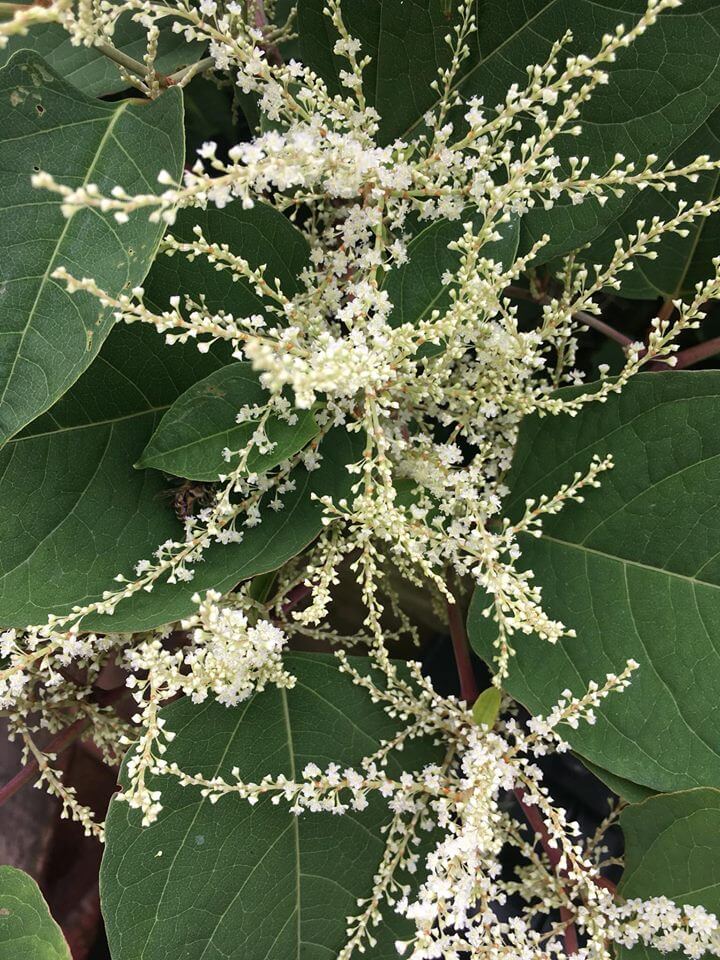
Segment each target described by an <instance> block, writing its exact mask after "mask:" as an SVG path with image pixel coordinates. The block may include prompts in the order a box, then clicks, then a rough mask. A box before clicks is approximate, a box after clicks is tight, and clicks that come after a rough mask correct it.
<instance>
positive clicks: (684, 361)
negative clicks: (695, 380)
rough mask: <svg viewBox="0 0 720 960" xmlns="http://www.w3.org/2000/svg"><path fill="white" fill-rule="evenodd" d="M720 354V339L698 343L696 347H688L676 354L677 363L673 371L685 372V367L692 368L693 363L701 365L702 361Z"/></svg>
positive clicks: (715, 338)
mask: <svg viewBox="0 0 720 960" xmlns="http://www.w3.org/2000/svg"><path fill="white" fill-rule="evenodd" d="M718 353H720V337H713V338H712V340H706V341H705V342H704V343H697V344H695V346H694V347H686V349H685V350H680V352H679V353H677V354H675V357H676V360H677V363H676V364H675V366H674V367H672V368H670V369H673V370H684V369H685V367H690V366H692V364H693V363H700V361H701V360H709V358H710V357H714V356H715V355H716V354H718Z"/></svg>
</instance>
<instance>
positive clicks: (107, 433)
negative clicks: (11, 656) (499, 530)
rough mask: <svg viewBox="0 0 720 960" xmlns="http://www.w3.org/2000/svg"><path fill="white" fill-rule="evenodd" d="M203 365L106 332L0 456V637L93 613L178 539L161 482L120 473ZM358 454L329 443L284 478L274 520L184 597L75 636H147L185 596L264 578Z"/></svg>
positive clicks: (214, 562)
mask: <svg viewBox="0 0 720 960" xmlns="http://www.w3.org/2000/svg"><path fill="white" fill-rule="evenodd" d="M219 364H220V361H219V360H218V359H216V358H215V357H214V356H213V355H212V354H207V355H204V356H203V355H201V354H198V352H197V351H196V350H195V349H194V348H193V347H191V346H187V347H184V348H183V347H180V346H179V345H175V346H173V347H172V348H168V347H167V346H165V345H164V343H163V340H162V339H161V338H160V337H159V336H158V335H157V334H156V333H155V332H154V331H153V330H150V329H149V328H140V327H130V328H126V327H124V326H123V327H119V328H118V329H116V330H115V331H113V334H112V336H111V337H110V339H109V340H108V342H107V344H106V345H105V347H104V348H103V351H102V352H101V354H100V356H99V357H98V360H97V362H96V363H94V364H93V366H92V367H91V368H90V369H89V370H88V371H87V373H86V374H85V375H84V376H83V377H82V378H81V379H80V380H79V381H78V383H77V384H76V385H75V386H74V387H73V389H72V390H71V391H69V392H68V394H66V395H65V396H64V397H63V398H62V399H61V400H60V401H59V402H58V403H57V404H56V405H55V406H54V407H53V409H52V410H51V411H50V412H49V413H47V414H46V415H45V416H43V417H40V418H39V419H38V420H36V421H35V422H34V423H33V424H32V425H31V426H30V427H28V428H27V429H26V430H25V431H23V433H22V434H20V435H19V436H18V437H16V438H14V439H13V440H11V441H10V442H9V443H8V444H7V445H6V446H5V448H4V449H3V450H2V451H0V498H2V502H3V505H4V509H3V513H2V517H1V518H0V539H1V540H2V542H3V546H4V549H3V553H2V557H1V558H0V623H3V624H6V625H11V624H12V625H17V626H22V625H25V624H28V623H41V622H44V621H45V619H46V618H47V615H48V614H49V613H63V612H65V611H67V610H68V609H69V608H70V607H72V606H73V605H75V604H78V603H87V602H90V601H92V600H96V599H99V597H100V596H101V594H102V592H103V591H104V590H107V589H111V588H112V587H113V577H114V576H115V575H116V574H118V573H122V574H124V575H125V576H128V577H130V578H132V575H133V569H134V566H135V563H136V562H137V561H138V560H140V559H143V558H148V557H150V555H151V554H152V553H153V551H154V550H155V549H156V547H157V546H158V545H159V544H160V543H163V542H164V541H165V540H167V539H182V526H181V524H180V522H179V520H178V519H177V518H176V517H175V514H174V512H173V509H172V504H171V500H172V492H173V488H172V486H171V485H170V484H169V482H168V480H167V479H166V478H165V477H164V476H163V474H162V473H160V472H158V471H155V470H136V469H135V468H134V466H133V464H135V463H136V462H137V459H138V457H139V456H140V454H141V453H142V451H143V449H144V448H145V446H146V444H147V442H148V440H149V438H150V436H151V435H152V433H153V431H154V429H155V427H156V425H157V423H158V421H159V418H160V416H161V415H162V414H163V413H164V412H165V411H166V410H167V409H168V408H169V407H170V405H171V404H172V403H173V402H174V401H175V400H176V399H177V397H178V396H179V395H180V394H181V393H182V392H183V391H185V390H186V389H187V388H188V387H189V386H190V385H191V384H192V383H193V382H194V381H195V380H196V378H197V377H198V376H203V375H204V374H207V373H208V372H209V371H211V370H212V369H213V368H217V367H218V366H219ZM361 443H362V441H361V440H359V439H358V438H352V439H351V438H350V437H349V436H348V434H347V433H345V431H344V430H342V429H337V430H336V431H335V432H334V433H333V434H331V435H329V436H328V437H327V439H326V441H325V443H324V444H323V445H322V447H321V450H322V455H323V462H322V464H321V466H320V468H319V469H318V470H316V471H314V472H312V473H308V472H307V471H306V470H305V468H304V467H298V468H296V471H295V475H294V479H295V489H294V490H293V491H292V492H290V493H288V494H286V495H285V496H284V498H283V503H284V509H283V510H280V511H277V512H275V511H272V510H268V511H266V514H267V515H266V516H265V517H264V519H263V522H262V523H261V524H259V525H258V526H255V527H250V528H248V529H247V531H246V533H245V536H244V538H243V540H242V542H241V543H232V544H227V545H222V544H214V545H213V546H212V547H211V548H210V549H209V550H208V551H207V552H206V554H205V559H204V561H203V562H202V563H201V564H199V565H198V567H197V573H196V578H195V579H194V580H193V581H191V582H189V583H179V584H175V585H172V584H168V583H167V582H162V583H159V584H157V585H156V587H155V589H154V590H153V592H152V593H145V592H142V593H141V594H137V595H135V596H134V597H132V598H131V599H128V600H125V601H123V603H122V604H121V605H120V606H119V607H118V608H117V610H116V612H115V614H114V616H112V617H110V616H103V617H97V616H95V617H92V618H88V619H87V620H86V621H85V624H86V625H87V626H88V627H93V628H97V629H107V630H140V629H149V628H151V627H153V626H157V625H158V624H161V623H167V622H169V621H173V620H176V619H178V618H180V617H183V616H186V615H187V614H188V613H190V612H191V610H193V609H194V604H193V603H192V600H191V596H192V594H193V593H194V592H195V590H207V589H208V588H210V587H214V588H217V589H221V590H224V589H230V588H231V587H233V586H234V585H235V584H236V583H238V582H239V581H240V580H243V579H246V578H247V577H252V576H255V575H256V574H258V573H264V572H267V571H268V570H274V569H276V568H277V567H279V566H280V565H281V564H282V563H284V562H285V561H286V560H289V559H290V558H291V557H293V556H294V555H295V554H297V553H299V552H300V550H302V549H303V548H304V547H305V546H307V544H308V543H310V542H311V541H312V540H313V539H314V538H315V537H316V536H317V535H318V533H319V532H320V529H321V526H322V524H321V514H322V509H321V507H320V506H319V504H318V503H316V502H314V501H312V500H311V493H313V492H314V493H318V494H325V493H327V494H331V495H334V496H335V497H341V496H347V494H348V492H349V486H350V482H351V478H350V476H349V474H348V473H347V471H346V470H345V464H346V463H348V462H351V461H354V460H356V459H357V458H358V457H359V454H360V449H361Z"/></svg>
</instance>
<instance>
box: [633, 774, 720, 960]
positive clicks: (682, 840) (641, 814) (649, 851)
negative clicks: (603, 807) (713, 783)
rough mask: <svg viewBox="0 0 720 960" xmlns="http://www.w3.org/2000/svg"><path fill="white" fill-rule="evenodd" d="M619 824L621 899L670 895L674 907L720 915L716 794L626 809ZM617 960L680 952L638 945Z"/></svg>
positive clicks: (691, 794) (693, 793)
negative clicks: (622, 861)
mask: <svg viewBox="0 0 720 960" xmlns="http://www.w3.org/2000/svg"><path fill="white" fill-rule="evenodd" d="M620 825H621V827H622V830H623V833H624V834H625V872H624V873H623V877H622V881H621V883H620V886H619V888H618V893H619V894H621V896H623V897H625V898H627V899H631V898H634V897H641V898H643V899H648V898H650V897H669V898H670V899H671V900H674V901H675V903H677V904H689V905H691V906H702V907H705V909H706V910H709V911H710V912H712V913H715V914H717V913H720V859H718V856H717V838H718V833H719V831H720V791H719V790H712V789H697V790H683V791H680V792H678V793H668V794H665V795H660V796H655V797H651V798H650V799H649V800H646V801H645V802H644V803H639V804H637V805H636V806H630V807H627V808H626V809H625V810H624V811H623V813H622V815H621V817H620ZM617 955H618V957H619V958H621V960H629V958H630V957H633V958H641V957H647V958H648V960H649V958H655V960H659V958H660V957H661V956H663V957H669V958H670V960H681V958H682V957H685V956H686V955H685V954H684V953H682V952H681V951H679V950H678V951H675V952H673V953H663V954H661V953H660V952H659V951H657V950H653V949H652V948H648V947H645V946H643V945H642V944H641V945H639V946H637V947H633V949H632V950H628V949H627V948H626V947H619V948H618V950H617Z"/></svg>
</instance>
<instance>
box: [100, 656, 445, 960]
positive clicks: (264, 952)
mask: <svg viewBox="0 0 720 960" xmlns="http://www.w3.org/2000/svg"><path fill="white" fill-rule="evenodd" d="M285 663H286V666H287V667H288V669H289V670H290V671H291V672H292V673H293V674H294V675H295V676H296V677H297V678H298V682H297V684H296V686H295V687H294V688H293V689H292V690H288V691H285V690H278V689H276V688H268V689H267V690H266V691H265V692H264V693H262V694H258V695H256V696H255V697H254V698H253V699H251V700H249V701H247V702H246V703H243V704H240V705H238V706H237V707H234V708H230V709H227V708H226V707H223V706H221V705H220V704H218V703H216V702H210V701H209V702H207V703H205V704H203V705H202V706H196V705H193V704H192V703H191V702H190V701H188V700H186V699H185V700H181V701H179V702H177V703H175V704H172V705H171V706H170V707H168V708H166V710H164V711H163V715H164V716H165V718H166V720H167V726H168V729H170V730H173V731H176V732H177V733H178V736H177V737H176V738H175V740H174V741H173V742H172V744H171V745H170V747H169V749H168V752H167V755H166V757H167V759H168V760H169V761H170V762H173V761H175V762H177V763H178V764H179V766H180V767H181V769H184V770H189V771H191V772H192V773H195V772H200V773H201V774H202V775H204V776H207V777H212V776H224V777H226V778H228V779H232V773H231V771H232V768H233V767H235V766H237V767H239V769H240V776H241V777H242V778H243V779H244V780H252V781H255V782H257V781H259V780H260V779H261V778H262V777H263V776H264V775H265V774H272V775H278V774H280V773H284V774H285V775H286V776H288V777H293V776H297V777H300V775H301V771H302V770H303V768H304V767H305V765H306V764H307V763H309V762H311V761H314V762H318V763H320V764H326V763H329V762H331V761H334V762H337V763H338V764H339V765H340V767H341V768H343V767H346V766H350V767H353V766H355V767H357V766H358V765H359V763H360V761H361V759H362V757H363V756H366V755H368V754H372V753H373V752H374V751H375V750H376V749H377V747H378V745H379V742H380V741H381V740H382V739H389V738H390V737H391V736H392V735H393V733H394V732H395V730H396V727H395V726H394V725H393V722H392V721H391V720H389V719H388V717H387V715H386V714H385V712H384V711H383V710H382V708H381V707H380V706H378V705H376V704H373V703H371V701H370V699H369V697H368V696H367V693H366V692H365V691H363V690H361V689H360V688H359V687H357V686H355V685H354V684H353V683H352V681H351V679H350V678H349V677H347V676H344V675H343V674H340V673H339V672H338V670H337V663H336V662H335V661H334V660H333V658H332V657H324V656H319V655H310V654H291V655H288V656H287V657H286V658H285ZM366 665H367V661H364V662H363V663H361V664H360V666H359V669H361V670H363V672H366V670H367V669H368V668H367V666H366ZM400 759H402V766H400V763H399V760H400ZM435 759H436V756H435V750H434V748H432V747H431V746H430V745H429V744H427V743H426V742H417V741H416V742H415V743H413V744H411V745H410V746H409V748H407V749H406V750H404V751H403V753H402V754H400V755H395V757H394V758H392V759H391V760H390V762H389V766H388V772H389V775H390V776H398V775H399V774H400V773H401V772H402V770H403V769H417V768H418V767H422V766H424V765H425V764H426V763H429V762H432V761H434V760H435ZM162 791H163V803H164V806H165V809H164V811H163V813H161V815H160V819H159V820H158V821H157V822H156V823H155V824H153V825H152V826H150V827H147V828H145V829H143V828H141V827H140V825H139V821H140V817H139V816H138V811H133V810H130V809H129V808H128V807H127V805H126V804H123V803H120V802H117V801H113V803H112V804H111V808H110V813H109V817H108V823H107V847H106V852H105V856H104V859H103V865H102V875H101V890H102V901H103V913H104V916H105V921H106V926H107V931H108V939H109V942H110V948H111V950H112V955H113V960H137V958H138V957H139V956H142V957H144V958H145V960H165V958H167V957H169V956H172V957H175V958H176V960H196V958H198V957H200V956H205V957H208V958H209V957H224V958H226V960H245V958H253V960H255V958H258V960H259V958H264V960H287V958H288V957H296V956H297V957H308V958H310V957H312V958H313V960H315V958H317V960H320V958H323V960H325V958H327V960H331V958H333V957H335V956H337V953H338V951H339V950H340V949H341V948H342V946H343V945H344V943H345V926H346V922H345V918H346V917H347V916H352V915H356V914H358V913H359V911H360V908H359V907H358V906H357V903H356V901H357V899H358V898H359V897H367V896H369V895H370V891H371V888H372V882H373V875H374V873H375V871H376V870H377V867H378V864H379V862H380V858H381V856H382V852H383V847H384V841H383V836H382V834H381V827H382V825H383V824H385V823H387V822H388V819H389V817H388V809H387V805H386V803H385V802H383V801H381V800H378V799H374V800H373V799H371V802H370V805H369V807H368V808H367V809H366V810H364V811H362V812H357V811H352V810H351V811H349V812H348V813H347V814H345V815H343V816H341V817H339V816H332V815H331V814H329V813H303V814H302V815H301V816H299V817H296V816H294V815H293V814H291V813H290V812H289V811H288V804H287V803H285V802H284V801H282V802H281V803H280V804H279V805H278V806H275V805H273V804H272V803H271V802H270V800H269V798H264V799H262V800H261V801H260V802H259V803H258V804H257V805H256V806H254V807H253V806H251V805H250V804H248V802H247V801H245V800H240V799H239V798H237V797H235V796H232V795H230V796H226V797H224V798H222V799H220V800H219V801H218V802H217V803H216V804H214V805H213V804H212V803H210V801H209V800H208V799H204V798H203V797H202V796H201V795H200V792H199V791H195V790H194V789H193V788H184V787H180V786H178V785H177V782H176V781H173V780H172V779H171V778H164V779H163V782H162ZM403 879H407V881H408V882H410V883H411V882H412V880H413V878H412V877H403ZM405 929H406V928H405V922H404V921H402V920H401V919H400V918H399V917H398V916H397V915H396V914H395V913H394V911H393V909H392V907H390V908H388V909H386V910H385V915H384V918H383V922H382V923H381V924H380V926H378V927H374V928H372V932H373V934H374V936H376V937H377V939H378V941H379V942H378V946H377V947H375V948H374V949H373V950H372V951H371V952H370V956H372V957H373V960H391V958H394V957H396V956H397V951H396V950H395V948H394V945H393V944H394V941H395V939H397V938H398V937H399V936H402V935H403V934H404V933H405Z"/></svg>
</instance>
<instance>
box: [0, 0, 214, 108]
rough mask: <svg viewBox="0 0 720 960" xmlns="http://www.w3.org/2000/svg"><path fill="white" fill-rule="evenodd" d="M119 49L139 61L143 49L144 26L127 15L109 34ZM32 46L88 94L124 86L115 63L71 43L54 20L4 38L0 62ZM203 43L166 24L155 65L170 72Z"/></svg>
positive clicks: (194, 57)
mask: <svg viewBox="0 0 720 960" xmlns="http://www.w3.org/2000/svg"><path fill="white" fill-rule="evenodd" d="M112 43H113V46H114V47H115V49H116V50H118V51H119V52H120V53H123V54H125V55H126V56H128V57H132V58H133V59H134V60H139V61H142V58H143V56H144V55H145V52H146V49H147V39H146V32H145V30H144V29H143V28H142V27H141V26H140V25H139V24H137V23H133V22H132V21H131V20H130V19H129V18H128V17H121V18H120V21H119V23H118V25H117V27H116V29H115V33H114V34H113V38H112ZM25 49H29V50H33V51H34V52H35V53H37V54H39V55H40V56H42V57H44V58H45V60H46V61H47V63H48V65H49V66H50V67H51V68H52V69H53V70H55V71H56V72H57V73H58V74H59V75H60V76H61V77H62V78H63V79H64V80H67V82H68V83H72V84H73V85H74V86H75V87H77V89H78V90H82V92H83V93H84V94H86V95H87V96H89V97H103V96H106V95H107V94H109V93H117V92H118V91H120V90H127V88H128V83H127V81H126V80H123V79H122V77H121V76H120V71H119V70H118V68H117V66H116V64H115V63H114V62H113V61H112V60H110V59H108V57H106V56H105V55H104V54H103V53H101V52H100V51H99V50H98V49H97V48H96V47H86V46H83V45H80V46H73V44H72V42H71V40H70V36H69V34H68V33H67V31H66V30H64V29H63V28H62V27H61V26H60V25H59V24H57V23H41V24H37V25H36V26H34V27H31V29H30V31H29V33H28V34H27V36H24V37H23V36H20V35H19V34H16V35H14V36H12V37H9V38H8V43H7V46H6V47H4V48H3V49H2V50H0V65H4V64H5V63H7V61H8V60H9V59H10V57H11V56H12V54H14V53H16V52H17V51H18V50H25ZM202 50H203V44H201V43H188V41H187V40H186V39H185V36H184V35H182V34H177V33H173V32H172V30H171V29H170V26H169V24H168V26H167V27H164V28H163V29H161V31H160V42H159V49H158V56H157V59H156V60H155V69H156V70H157V71H159V72H160V73H172V71H173V70H177V69H178V68H179V67H181V66H183V65H184V64H187V63H193V62H194V61H195V60H197V59H199V58H200V56H201V55H202Z"/></svg>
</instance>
